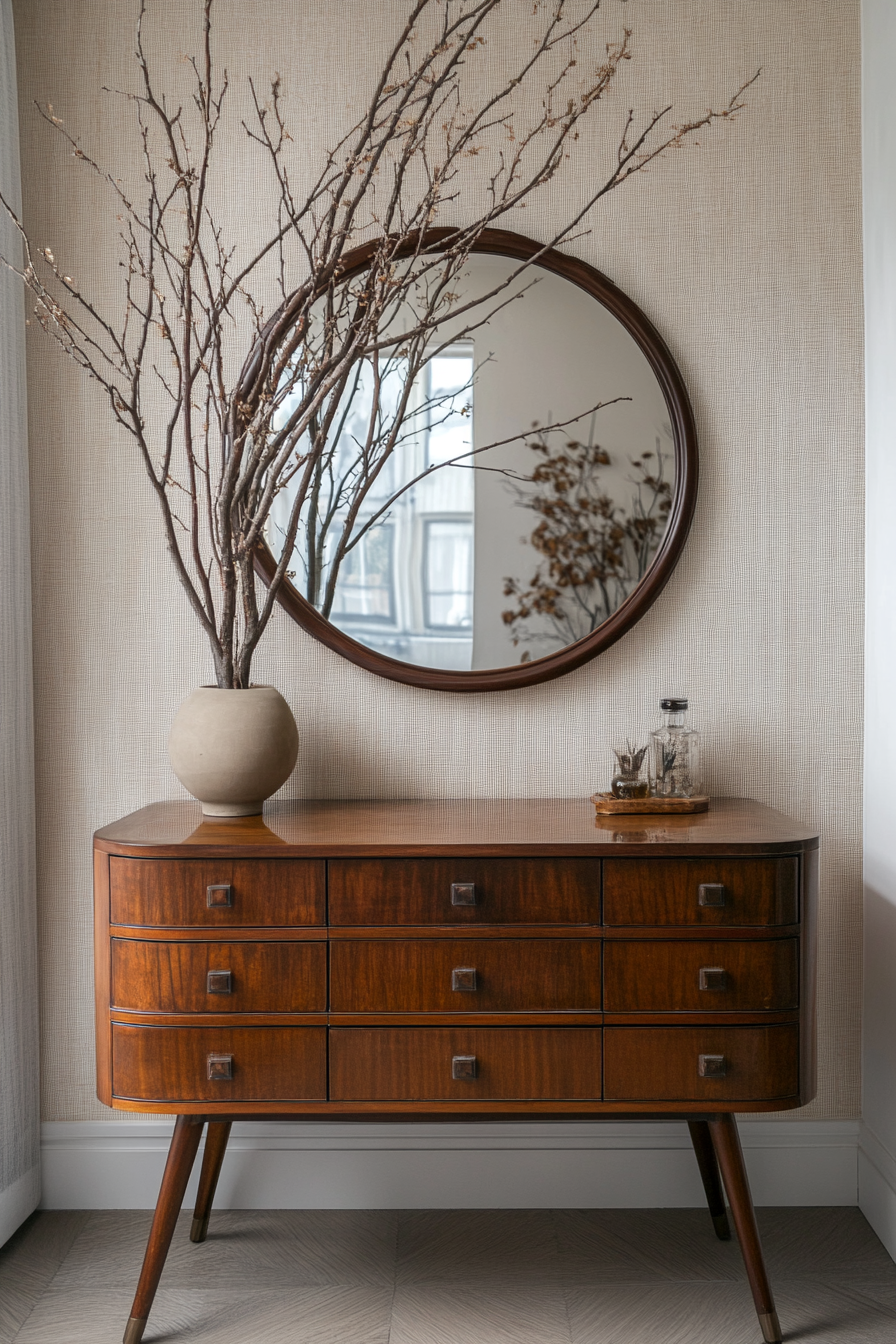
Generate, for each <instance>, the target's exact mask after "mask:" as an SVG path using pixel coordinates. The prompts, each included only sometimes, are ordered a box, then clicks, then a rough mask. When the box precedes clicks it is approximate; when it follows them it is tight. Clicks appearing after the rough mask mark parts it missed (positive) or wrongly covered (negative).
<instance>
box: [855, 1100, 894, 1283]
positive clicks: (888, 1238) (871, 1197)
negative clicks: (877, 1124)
mask: <svg viewBox="0 0 896 1344" xmlns="http://www.w3.org/2000/svg"><path fill="white" fill-rule="evenodd" d="M859 1208H860V1209H861V1210H862V1212H863V1213H864V1215H865V1217H866V1218H867V1219H868V1221H869V1223H870V1224H871V1226H872V1227H873V1228H874V1230H875V1232H876V1233H877V1235H878V1236H879V1237H880V1239H881V1241H882V1242H883V1244H884V1245H885V1246H886V1248H887V1250H888V1251H889V1253H890V1255H891V1256H892V1257H893V1259H894V1260H896V1157H894V1156H893V1154H892V1153H891V1152H890V1150H889V1149H888V1148H887V1147H885V1145H884V1144H883V1143H882V1142H881V1140H880V1139H879V1138H878V1136H877V1134H875V1132H874V1130H873V1129H871V1128H870V1127H869V1126H868V1125H866V1124H864V1123H863V1124H862V1125H861V1126H860V1127H859Z"/></svg>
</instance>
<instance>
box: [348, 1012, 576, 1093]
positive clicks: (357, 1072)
mask: <svg viewBox="0 0 896 1344" xmlns="http://www.w3.org/2000/svg"><path fill="white" fill-rule="evenodd" d="M600 1056H601V1040H600V1028H599V1027H562V1028H553V1027H532V1028H529V1029H526V1028H520V1027H475V1028H460V1027H458V1028H455V1027H450V1028H443V1027H396V1028H392V1029H387V1028H355V1027H339V1028H333V1029H332V1030H331V1032H330V1099H331V1100H332V1101H484V1100H491V1101H494V1100H506V1101H510V1100H526V1099H532V1100H546V1099H550V1098H563V1099H566V1100H570V1099H574V1100H586V1099H587V1100H598V1099H599V1098H600V1079H601V1067H600Z"/></svg>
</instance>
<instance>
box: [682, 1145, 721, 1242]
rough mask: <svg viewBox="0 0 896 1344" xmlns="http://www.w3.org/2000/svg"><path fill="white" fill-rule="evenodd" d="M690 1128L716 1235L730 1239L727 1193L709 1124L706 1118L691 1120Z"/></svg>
mask: <svg viewBox="0 0 896 1344" xmlns="http://www.w3.org/2000/svg"><path fill="white" fill-rule="evenodd" d="M688 1129H689V1130H690V1131H691V1143H692V1144H693V1145H694V1152H695V1154H696V1156H697V1166H698V1167H699V1168H700V1177H701V1179H702V1181H703V1189H704V1190H705V1191H706V1202H707V1204H708V1205H709V1216H710V1218H711V1219H712V1225H713V1227H714V1228H715V1230H716V1236H717V1237H718V1238H719V1241H730V1240H731V1228H730V1227H729V1226H728V1215H727V1213H726V1212H725V1195H724V1193H723V1191H722V1182H721V1180H720V1179H719V1164H718V1162H717V1161H716V1155H715V1150H714V1149H713V1146H712V1139H711V1138H710V1135H709V1125H708V1124H707V1123H706V1121H705V1120H689V1121H688Z"/></svg>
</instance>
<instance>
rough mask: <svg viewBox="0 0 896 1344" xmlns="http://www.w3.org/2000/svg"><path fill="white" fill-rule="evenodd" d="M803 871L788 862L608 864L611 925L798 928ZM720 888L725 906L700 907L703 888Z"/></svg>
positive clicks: (606, 882) (606, 905) (606, 911)
mask: <svg viewBox="0 0 896 1344" xmlns="http://www.w3.org/2000/svg"><path fill="white" fill-rule="evenodd" d="M797 881H798V865H797V860H796V859H795V858H788V859H730V860H720V859H715V858H714V859H712V860H709V859H702V858H701V859H684V860H682V859H676V860H675V861H674V862H672V863H669V862H665V861H663V860H662V859H625V860H622V859H619V860H613V859H609V860H607V862H606V863H605V864H604V919H605V920H606V922H607V924H656V925H665V924H697V925H699V926H700V927H710V926H713V925H726V924H727V925H738V924H762V925H769V924H795V923H796V921H797V919H798V918H799V914H798V910H799V905H798V899H797ZM703 883H708V884H713V885H721V886H723V887H724V889H725V894H724V904H723V905H720V906H712V905H701V903H700V886H701V884H703Z"/></svg>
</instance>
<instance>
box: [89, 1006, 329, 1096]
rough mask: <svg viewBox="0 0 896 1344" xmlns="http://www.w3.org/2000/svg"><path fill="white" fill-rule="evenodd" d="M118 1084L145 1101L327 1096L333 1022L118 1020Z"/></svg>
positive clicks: (120, 1091) (119, 1090)
mask: <svg viewBox="0 0 896 1344" xmlns="http://www.w3.org/2000/svg"><path fill="white" fill-rule="evenodd" d="M112 1087H113V1092H114V1094H115V1096H117V1097H122V1098H127V1099H133V1100H140V1101H225V1102H227V1101H294V1100H306V1101H324V1100H326V1096H327V1029H326V1027H220V1028H218V1027H132V1026H125V1025H123V1024H122V1023H113V1025H112Z"/></svg>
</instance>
